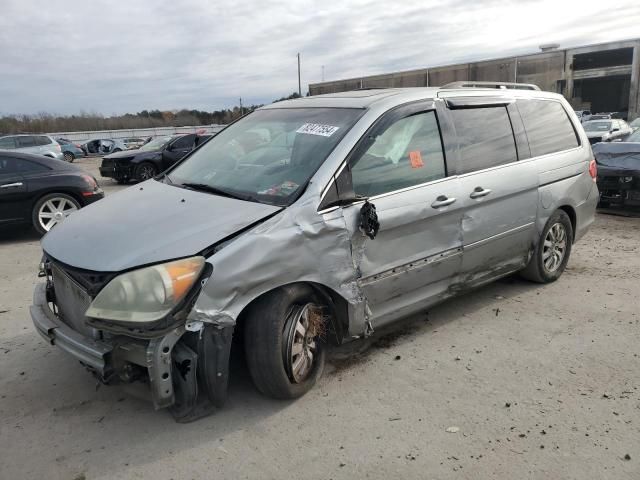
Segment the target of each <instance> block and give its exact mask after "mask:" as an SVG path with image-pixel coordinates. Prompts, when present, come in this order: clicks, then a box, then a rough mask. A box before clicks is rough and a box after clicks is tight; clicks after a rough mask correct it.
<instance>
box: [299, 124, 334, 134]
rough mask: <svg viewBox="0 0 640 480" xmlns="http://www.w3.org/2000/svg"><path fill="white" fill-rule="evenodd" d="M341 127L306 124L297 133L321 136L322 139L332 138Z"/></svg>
mask: <svg viewBox="0 0 640 480" xmlns="http://www.w3.org/2000/svg"><path fill="white" fill-rule="evenodd" d="M339 128H340V127H334V126H333V125H321V124H319V123H305V124H304V125H302V126H301V127H300V128H299V129H298V130H296V133H306V134H309V135H320V136H321V137H330V136H331V135H333V134H334V133H336V132H337V131H338V129H339Z"/></svg>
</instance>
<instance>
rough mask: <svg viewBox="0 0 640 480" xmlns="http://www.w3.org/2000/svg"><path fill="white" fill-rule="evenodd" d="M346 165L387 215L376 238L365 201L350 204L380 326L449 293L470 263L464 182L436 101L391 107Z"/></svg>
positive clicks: (357, 250)
mask: <svg viewBox="0 0 640 480" xmlns="http://www.w3.org/2000/svg"><path fill="white" fill-rule="evenodd" d="M346 170H347V172H348V173H347V174H350V175H351V181H352V183H353V191H354V192H355V194H356V195H359V196H365V197H367V198H368V201H369V202H370V203H371V204H373V205H374V206H375V207H376V211H377V215H378V220H379V223H380V229H379V231H378V233H377V235H376V236H375V238H373V239H371V238H369V237H367V236H365V235H364V234H363V233H362V231H361V230H360V228H359V225H360V217H361V214H360V212H361V208H362V205H363V203H362V202H357V203H354V204H352V205H349V206H345V207H343V215H344V218H345V220H346V224H347V228H348V229H349V232H350V234H351V241H352V255H353V262H354V266H355V267H356V270H357V271H358V272H359V275H360V278H359V280H358V283H359V285H360V287H361V289H362V291H363V293H364V295H365V297H366V299H367V303H368V306H369V309H370V311H371V312H370V321H371V323H372V325H373V326H374V327H379V326H381V325H384V324H386V323H389V322H391V321H393V320H396V319H398V318H400V317H403V316H406V315H408V314H411V313H414V312H417V311H419V310H421V309H423V308H425V307H427V306H428V305H429V304H432V303H435V301H437V300H438V299H440V298H441V297H442V296H443V295H446V294H447V291H448V288H449V286H450V285H451V283H452V280H453V279H454V278H455V276H456V275H457V274H458V272H459V270H460V267H461V263H462V236H461V233H460V231H461V230H460V228H461V222H462V206H463V205H462V204H463V202H462V198H461V192H460V185H459V182H458V179H457V178H456V177H449V176H448V175H447V166H446V161H445V155H444V149H443V145H442V141H441V135H440V125H439V122H438V117H437V113H436V110H435V109H434V107H433V103H432V102H426V103H421V104H412V105H410V106H405V107H401V108H398V109H394V110H392V111H390V112H388V113H387V114H386V115H385V116H384V117H382V119H381V120H380V121H378V123H377V124H376V125H374V127H373V129H372V131H371V132H370V133H368V134H367V135H366V136H365V137H364V140H363V142H362V144H361V145H360V146H359V147H357V148H356V151H355V154H354V156H352V158H351V159H350V160H349V163H348V167H347V169H346Z"/></svg>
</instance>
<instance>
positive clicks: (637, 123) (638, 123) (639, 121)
mask: <svg viewBox="0 0 640 480" xmlns="http://www.w3.org/2000/svg"><path fill="white" fill-rule="evenodd" d="M629 126H630V127H631V129H632V130H633V131H634V132H635V131H636V130H638V129H639V128H640V117H638V118H636V119H635V120H634V121H633V122H631V123H630V124H629Z"/></svg>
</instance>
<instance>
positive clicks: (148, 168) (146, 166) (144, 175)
mask: <svg viewBox="0 0 640 480" xmlns="http://www.w3.org/2000/svg"><path fill="white" fill-rule="evenodd" d="M157 174H158V169H157V168H156V167H155V165H154V164H153V163H150V162H142V163H141V164H139V165H136V168H135V170H134V171H133V176H134V177H135V179H136V180H138V181H139V182H144V181H145V180H149V179H150V178H153V177H155V176H156V175H157Z"/></svg>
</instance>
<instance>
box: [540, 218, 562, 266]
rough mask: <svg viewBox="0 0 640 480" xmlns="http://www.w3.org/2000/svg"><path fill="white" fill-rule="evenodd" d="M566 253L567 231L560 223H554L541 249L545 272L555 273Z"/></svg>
mask: <svg viewBox="0 0 640 480" xmlns="http://www.w3.org/2000/svg"><path fill="white" fill-rule="evenodd" d="M566 252H567V230H566V228H565V227H564V225H563V224H562V223H554V224H553V225H552V226H551V228H550V229H549V231H548V232H547V235H546V237H545V238H544V244H543V247H542V263H543V265H544V268H545V270H546V271H547V272H549V273H553V272H555V271H556V270H557V269H558V268H559V267H560V265H562V260H563V259H564V256H565V254H566Z"/></svg>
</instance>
